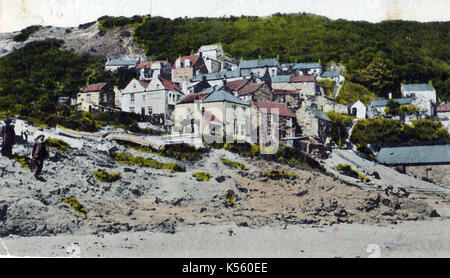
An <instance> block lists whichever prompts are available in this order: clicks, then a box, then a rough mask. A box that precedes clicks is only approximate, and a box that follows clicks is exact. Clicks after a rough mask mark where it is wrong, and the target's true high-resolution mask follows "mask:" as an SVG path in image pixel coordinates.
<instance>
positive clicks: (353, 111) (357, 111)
mask: <svg viewBox="0 0 450 278" xmlns="http://www.w3.org/2000/svg"><path fill="white" fill-rule="evenodd" d="M348 110H349V111H348V114H349V115H351V116H354V117H355V118H356V119H365V118H366V117H367V107H366V106H365V105H364V103H362V102H361V101H360V100H357V101H355V102H353V103H352V104H350V105H349V106H348Z"/></svg>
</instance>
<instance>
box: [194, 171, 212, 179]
mask: <svg viewBox="0 0 450 278" xmlns="http://www.w3.org/2000/svg"><path fill="white" fill-rule="evenodd" d="M193 176H194V177H196V178H197V180H198V181H209V180H210V179H211V178H212V176H211V175H210V174H209V173H206V172H197V173H194V175H193Z"/></svg>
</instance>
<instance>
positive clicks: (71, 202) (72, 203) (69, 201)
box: [61, 196, 86, 215]
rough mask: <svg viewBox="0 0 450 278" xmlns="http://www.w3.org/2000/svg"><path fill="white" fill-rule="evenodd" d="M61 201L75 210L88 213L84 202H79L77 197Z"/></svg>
mask: <svg viewBox="0 0 450 278" xmlns="http://www.w3.org/2000/svg"><path fill="white" fill-rule="evenodd" d="M61 202H63V203H66V204H69V205H70V206H71V207H72V208H73V209H74V210H75V211H77V212H79V213H82V214H84V215H86V209H85V208H84V206H83V205H82V204H80V202H78V200H77V198H75V197H73V196H72V197H69V198H66V199H62V200H61Z"/></svg>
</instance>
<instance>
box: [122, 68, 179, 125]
mask: <svg viewBox="0 0 450 278" xmlns="http://www.w3.org/2000/svg"><path fill="white" fill-rule="evenodd" d="M182 96H183V94H182V93H181V90H180V88H179V87H178V86H177V85H176V84H175V83H174V82H172V81H171V80H167V79H164V78H162V77H160V76H157V73H155V75H154V77H153V78H152V80H151V81H150V82H146V81H142V80H136V79H133V80H131V81H130V83H129V84H128V85H127V86H126V87H125V88H124V89H123V90H122V111H125V112H130V113H136V114H141V115H143V116H151V118H152V119H158V121H156V122H155V121H153V122H154V123H155V124H160V125H164V126H165V127H166V128H169V129H170V126H171V125H173V110H174V109H175V104H176V103H177V101H178V100H180V99H181V97H182Z"/></svg>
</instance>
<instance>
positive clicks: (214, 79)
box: [189, 70, 249, 92]
mask: <svg viewBox="0 0 450 278" xmlns="http://www.w3.org/2000/svg"><path fill="white" fill-rule="evenodd" d="M248 76H249V75H248ZM244 78H245V76H241V75H240V72H239V71H238V70H234V71H220V72H213V73H207V74H200V75H197V76H194V77H193V78H192V80H191V86H190V87H189V89H190V88H192V87H194V86H195V85H196V84H197V83H199V82H201V81H204V80H205V81H208V83H209V85H210V86H216V85H218V86H222V85H223V81H224V80H225V81H226V82H227V83H229V82H231V81H235V80H242V79H244ZM189 91H190V92H192V90H189Z"/></svg>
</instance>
